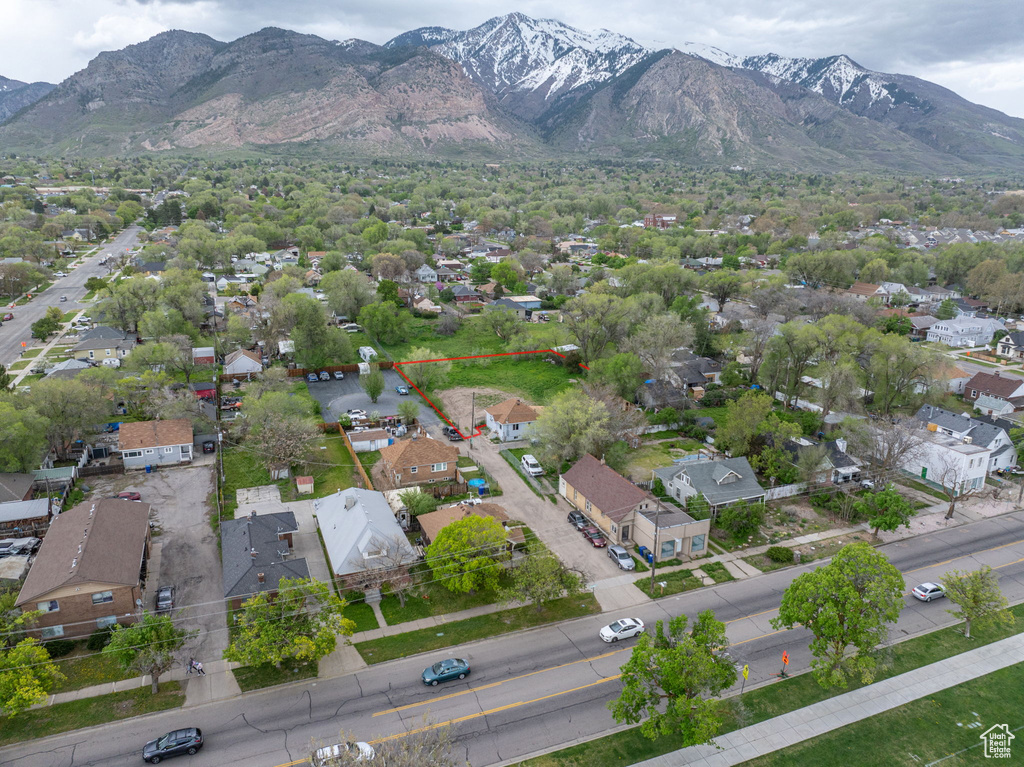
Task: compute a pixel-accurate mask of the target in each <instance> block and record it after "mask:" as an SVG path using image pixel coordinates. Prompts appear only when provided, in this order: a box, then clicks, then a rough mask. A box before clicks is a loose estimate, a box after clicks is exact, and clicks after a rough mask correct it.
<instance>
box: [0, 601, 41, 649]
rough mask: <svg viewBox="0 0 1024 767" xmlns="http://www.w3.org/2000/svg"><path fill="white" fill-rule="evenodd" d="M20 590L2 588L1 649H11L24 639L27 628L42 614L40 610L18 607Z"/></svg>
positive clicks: (0, 602)
mask: <svg viewBox="0 0 1024 767" xmlns="http://www.w3.org/2000/svg"><path fill="white" fill-rule="evenodd" d="M18 592H19V589H17V588H13V587H8V588H0V650H9V649H10V648H12V647H14V645H16V644H17V643H18V642H20V641H21V640H22V639H24V638H25V637H24V634H25V630H26V629H29V628H31V627H32V626H34V625H35V623H36V619H37V618H38V617H39V616H40V615H42V612H41V611H39V610H24V611H23V610H22V609H21V608H20V607H18Z"/></svg>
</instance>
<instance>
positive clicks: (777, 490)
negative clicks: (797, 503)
mask: <svg viewBox="0 0 1024 767" xmlns="http://www.w3.org/2000/svg"><path fill="white" fill-rule="evenodd" d="M805 492H807V483H806V482H795V483H793V484H792V485H779V486H778V487H769V488H768V489H767V490H765V491H764V499H765V501H777V500H779V499H780V498H790V497H792V496H794V495H800V494H801V493H805Z"/></svg>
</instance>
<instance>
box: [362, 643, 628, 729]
mask: <svg viewBox="0 0 1024 767" xmlns="http://www.w3.org/2000/svg"><path fill="white" fill-rule="evenodd" d="M628 649H630V648H628V647H623V648H621V649H618V650H612V651H611V652H606V653H603V654H601V655H595V656H594V657H592V658H581V659H580V660H573V661H569V662H568V663H563V664H561V665H559V666H551V667H550V668H542V669H538V670H537V671H531V672H530V673H528V674H520V675H519V676H513V677H509V678H508V679H502V680H501V681H500V682H491V684H485V685H484V686H483V687H470V688H469V689H468V690H461V691H460V692H453V693H451V694H449V695H442V696H441V697H439V698H431V699H430V700H424V701H420V702H419V703H410V704H408V705H406V706H398V707H397V708H389V709H386V710H384V711H378V712H377V713H375V714H374V716H383V715H384V714H394V713H397V712H399V711H407V710H408V709H410V708H418V707H419V706H429V705H430V704H431V703H437V702H439V701H442V700H450V699H451V698H458V697H459V696H461V695H469V694H470V693H474V692H480V691H481V690H489V689H491V688H492V687H500V686H501V685H503V684H507V683H508V682H515V681H517V680H519V679H526V678H527V677H531V676H536V675H537V674H544V673H546V672H548V671H557V670H558V669H560V668H567V667H569V666H575V665H577V664H580V663H591V662H593V661H595V660H601V659H602V658H610V657H611V656H613V655H618V654H619V653H621V652H626V650H628Z"/></svg>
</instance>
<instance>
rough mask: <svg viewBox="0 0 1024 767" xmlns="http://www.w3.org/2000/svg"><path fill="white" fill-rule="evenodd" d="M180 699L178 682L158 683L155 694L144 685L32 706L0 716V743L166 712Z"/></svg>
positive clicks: (178, 703) (8, 743) (178, 704)
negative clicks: (158, 686) (54, 704)
mask: <svg viewBox="0 0 1024 767" xmlns="http://www.w3.org/2000/svg"><path fill="white" fill-rule="evenodd" d="M184 702H185V694H184V692H183V691H182V689H181V685H180V684H179V683H178V682H162V683H161V684H160V692H159V693H157V694H156V695H153V694H152V692H150V687H149V685H148V684H147V685H146V686H145V687H139V688H137V689H134V690H126V691H125V692H115V693H111V694H110V695H98V696H96V697H93V698H85V699H83V700H74V701H69V702H68V703H58V704H57V705H56V706H46V707H45V708H35V709H31V710H29V711H24V712H22V713H20V714H18V715H17V716H4V717H0V746H7V745H10V744H12V743H20V742H22V741H26V740H32V739H33V738H44V737H46V736H47V735H56V734H58V733H61V732H68V731H69V730H79V729H84V728H86V727H95V726H96V725H100V724H105V723H106V722H113V721H116V720H118V719H128V718H130V717H133V716H140V715H142V714H148V713H151V712H153V711H166V710H167V709H171V708H178V707H179V706H181V705H182V704H183V703H184ZM140 748H141V745H140Z"/></svg>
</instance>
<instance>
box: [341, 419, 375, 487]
mask: <svg viewBox="0 0 1024 767" xmlns="http://www.w3.org/2000/svg"><path fill="white" fill-rule="evenodd" d="M338 431H340V432H341V438H342V439H343V440H345V447H346V448H347V449H348V454H349V455H350V456H352V462H353V463H354V464H355V466H356V468H357V469H358V470H359V476H360V477H362V479H363V487H365V488H366V489H367V490H373V483H372V482H371V481H370V476H369V475H368V474H367V473H366V469H364V468H363V464H362V462H361V461H360V460H359V456H358V455H356V451H355V448H353V447H352V441H351V440H350V439H349V438H348V434H346V433H345V430H344V429H341V428H339V429H338Z"/></svg>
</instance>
